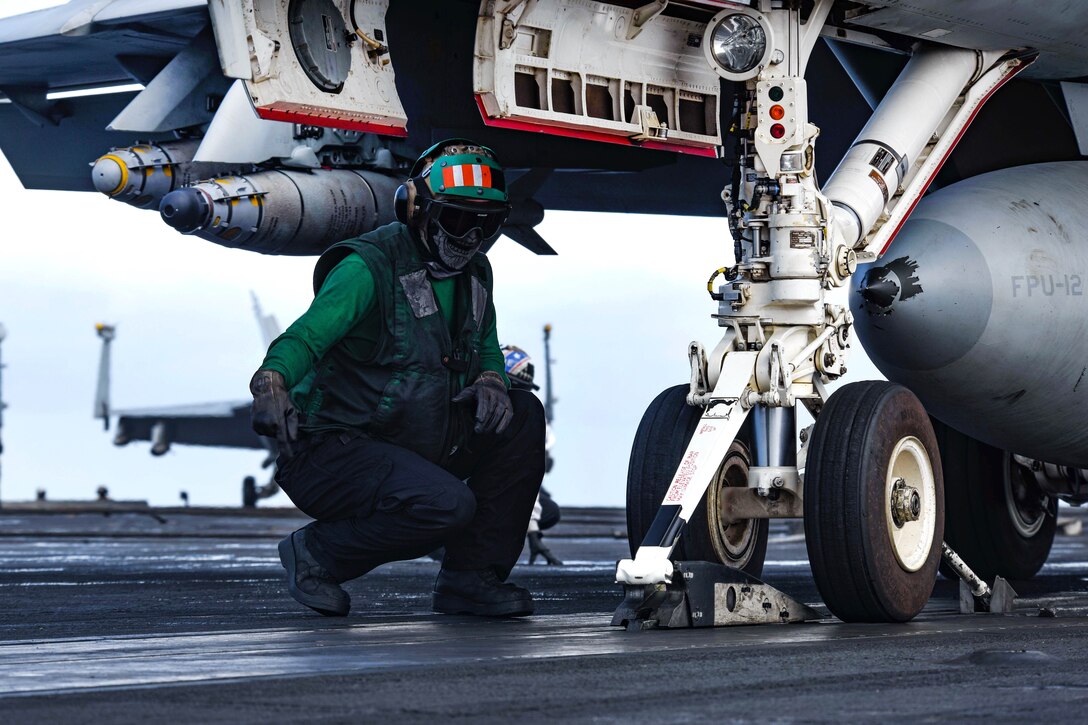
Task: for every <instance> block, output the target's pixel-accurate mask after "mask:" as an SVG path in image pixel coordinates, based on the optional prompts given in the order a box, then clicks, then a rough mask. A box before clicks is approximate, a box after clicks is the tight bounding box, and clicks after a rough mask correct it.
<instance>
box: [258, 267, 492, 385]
mask: <svg viewBox="0 0 1088 725" xmlns="http://www.w3.org/2000/svg"><path fill="white" fill-rule="evenodd" d="M455 284H456V278H453V277H451V278H447V279H441V280H439V279H432V280H431V287H432V288H433V289H434V296H435V300H436V301H437V302H438V310H439V314H441V315H442V317H443V319H445V320H446V321H447V323H449V321H450V320H452V319H454V314H453V307H454V288H455V287H454V286H455ZM487 304H488V306H490V307H492V314H491V315H490V316H489V319H490V320H491V321H492V322H491V326H490V327H488V328H486V329H485V330H484V331H483V347H482V349H481V352H480V367H481V369H482V370H493V371H495V372H497V373H499V374H500V375H502V376H503V379H506V369H505V364H504V359H503V355H502V352H501V350H500V349H499V343H498V333H497V332H496V326H495V322H494V320H495V315H494V310H493V302H492V301H491V300H490V299H489V300H488V303H487ZM379 314H380V311H379V309H378V303H377V295H376V290H375V287H374V277H373V275H372V274H371V272H370V268H369V267H368V266H367V263H366V261H364V260H363V258H362V257H360V256H359V255H357V254H350V255H348V256H347V257H345V258H344V259H343V260H342V261H341V262H340V263H338V264H337V265H336V266H335V267H334V268H333V270H332V271H331V272H330V273H329V275H328V277H326V278H325V283H324V284H323V285H321V289H320V290H319V291H318V293H317V295H316V296H315V297H314V301H313V302H312V303H311V304H310V307H309V309H308V310H306V312H304V313H303V315H302V316H301V317H299V318H298V319H297V320H295V322H294V323H293V324H292V325H291V326H290V327H288V328H287V330H286V331H285V332H284V333H283V334H282V335H280V336H279V337H277V338H276V339H275V340H273V341H272V344H271V345H270V346H269V348H268V354H267V355H265V358H264V362H263V363H262V364H261V367H262V368H263V369H266V370H275V371H277V372H279V373H280V374H281V375H283V379H284V381H285V382H286V383H287V387H288V389H290V388H293V387H295V386H296V385H297V384H298V383H300V382H301V381H302V380H303V379H304V378H305V377H306V376H307V375H309V374H310V372H311V371H312V370H313V368H314V365H315V364H316V363H317V361H319V360H320V359H321V358H322V357H324V355H325V353H326V352H328V351H329V349H330V348H331V347H332V346H333V345H335V344H336V343H337V342H339V341H340V339H341V338H343V337H344V335H346V334H347V333H348V332H349V331H352V330H355V333H356V334H357V335H358V336H359V337H361V338H363V339H366V340H369V341H370V342H371V343H372V344H374V345H376V344H377V342H378V335H379V333H380V330H381V319H380V318H379V317H378V315H379Z"/></svg>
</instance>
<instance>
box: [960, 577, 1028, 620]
mask: <svg viewBox="0 0 1088 725" xmlns="http://www.w3.org/2000/svg"><path fill="white" fill-rule="evenodd" d="M987 590H988V591H987V592H986V593H985V594H983V595H981V596H979V595H976V594H975V593H974V592H973V591H972V590H971V585H970V584H968V583H967V582H965V581H964V580H963V579H960V614H975V613H977V612H985V613H988V614H1011V613H1012V607H1013V604H1014V603H1015V602H1016V596H1017V595H1016V590H1015V589H1013V588H1012V586H1011V585H1010V584H1009V583H1008V582H1007V581H1005V580H1004V579H1003V578H1002V577H997V578H996V579H994V585H993V586H992V587H987Z"/></svg>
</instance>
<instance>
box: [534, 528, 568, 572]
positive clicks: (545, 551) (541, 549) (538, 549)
mask: <svg viewBox="0 0 1088 725" xmlns="http://www.w3.org/2000/svg"><path fill="white" fill-rule="evenodd" d="M541 537H542V535H541V533H540V532H539V531H530V532H529V533H528V534H526V538H527V539H529V563H530V564H535V563H536V558H537V557H538V556H543V557H544V563H546V564H552V565H553V566H563V562H562V561H561V560H560V559H559V557H558V556H556V555H555V554H553V553H552V550H551V549H549V548H548V547H547V546H545V545H544V542H543V541H542V540H541Z"/></svg>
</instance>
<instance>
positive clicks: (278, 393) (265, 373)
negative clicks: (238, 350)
mask: <svg viewBox="0 0 1088 725" xmlns="http://www.w3.org/2000/svg"><path fill="white" fill-rule="evenodd" d="M249 392H251V393H253V410H252V417H251V420H252V423H253V430H255V431H256V432H257V433H259V434H260V435H263V436H268V437H269V438H275V439H276V442H277V443H278V444H279V449H280V453H283V454H284V455H286V456H287V457H288V458H290V457H292V456H293V455H294V450H293V449H292V447H291V446H292V444H293V443H294V442H295V441H297V440H298V411H297V410H295V406H294V405H293V404H292V403H291V396H290V395H288V394H287V384H286V383H285V382H284V380H283V376H282V375H280V374H279V373H278V372H276V371H275V370H258V371H257V372H255V373H253V378H252V379H251V380H250V381H249Z"/></svg>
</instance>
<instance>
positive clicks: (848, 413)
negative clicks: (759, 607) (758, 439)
mask: <svg viewBox="0 0 1088 725" xmlns="http://www.w3.org/2000/svg"><path fill="white" fill-rule="evenodd" d="M914 441H916V442H917V444H920V448H919V446H918V445H916V444H915V443H914ZM904 445H905V446H908V448H907V449H906V450H907V451H908V453H904V454H898V453H897V451H898V450H900V447H901V446H904ZM937 450H938V449H937V441H936V438H935V437H934V435H933V427H932V426H931V425H930V423H929V416H928V415H927V414H926V411H925V408H923V407H922V404H921V403H920V402H919V401H918V398H916V397H915V396H914V394H913V393H911V392H910V391H909V390H907V389H906V388H904V387H903V386H901V385H896V384H894V383H888V382H883V381H873V382H862V383H852V384H850V385H845V386H843V387H842V388H841V389H839V390H838V391H836V392H835V394H834V395H832V396H831V397H830V398H829V399H828V401H827V404H826V405H825V406H824V408H823V411H822V412H821V413H820V417H819V418H817V419H816V424H815V427H814V428H813V432H812V440H811V441H810V443H809V452H808V460H807V462H806V468H805V480H804V493H805V541H806V544H807V546H808V556H809V562H810V564H811V565H812V576H813V579H815V581H816V587H817V588H818V589H819V590H820V596H821V597H823V600H824V602H825V603H826V604H827V606H828V609H830V610H831V613H832V614H834V615H835V616H836V617H838V618H839V619H841V620H843V621H845V622H906V621H909V620H910V619H912V618H913V617H914V616H915V615H917V614H918V612H920V611H922V607H924V606H925V604H926V602H927V601H928V599H929V595H930V594H931V593H932V592H933V585H934V582H935V581H936V578H937V565H938V564H939V563H940V559H941V541H942V536H943V535H944V487H943V479H942V476H941V462H940V456H939V455H938V454H937ZM910 451H914V452H916V453H917V454H918V457H917V458H912V457H911V456H910V455H908V454H909V452H910ZM893 454H895V455H896V458H897V460H904V459H903V456H906V459H905V460H908V461H915V462H917V461H921V463H918V464H917V465H918V468H917V470H918V471H920V472H921V471H922V468H921V466H923V465H926V463H927V462H928V467H929V468H928V471H929V472H930V475H931V477H932V481H933V486H932V489H928V488H927V487H926V486H923V485H922V484H921V483H920V481H921V480H922V477H923V474H922V473H919V474H918V476H916V477H913V478H917V480H915V481H908V482H907V483H908V485H911V486H918V490H919V492H920V493H921V494H922V514H921V518H920V519H919V521H918V522H914V523H906V524H904V526H912V527H913V526H915V525H917V526H919V527H922V528H919V529H909V530H906V529H903V526H899V525H898V524H896V526H898V528H899V530H903V531H905V532H918V535H917V541H918V544H917V546H916V548H915V549H914V550H913V551H912V552H911V554H910V555H911V557H914V558H910V559H908V562H909V563H910V564H912V565H913V567H915V568H913V570H912V569H911V568H910V567H908V566H907V565H906V564H905V563H903V558H902V555H901V553H897V551H896V547H895V545H894V544H893V543H892V536H893V528H894V527H893V525H892V523H891V522H890V521H889V515H888V513H887V511H888V508H889V507H888V505H887V503H886V502H887V500H888V499H887V497H888V496H889V493H888V486H889V485H890V483H889V482H890V481H891V477H890V472H891V470H892V469H891V466H892V456H893ZM900 465H901V464H900ZM904 478H905V477H904ZM927 490H928V491H929V493H928V495H927V494H926V493H925V492H926V491H927ZM927 511H928V513H927ZM927 524H932V527H933V530H932V535H931V536H928V537H927V536H926V535H925V531H926V528H925V525H927ZM927 539H928V549H926V541H927Z"/></svg>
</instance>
